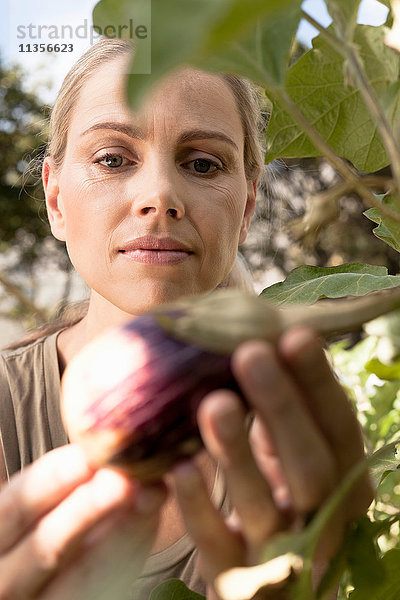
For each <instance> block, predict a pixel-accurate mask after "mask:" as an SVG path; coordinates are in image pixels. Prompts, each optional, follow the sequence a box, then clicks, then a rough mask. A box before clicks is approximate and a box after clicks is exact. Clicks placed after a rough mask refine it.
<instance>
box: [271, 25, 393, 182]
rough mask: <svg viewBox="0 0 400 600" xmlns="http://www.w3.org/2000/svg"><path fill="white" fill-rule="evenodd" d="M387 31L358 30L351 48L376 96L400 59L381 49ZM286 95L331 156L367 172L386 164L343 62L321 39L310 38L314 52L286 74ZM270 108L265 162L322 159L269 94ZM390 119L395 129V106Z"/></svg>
mask: <svg viewBox="0 0 400 600" xmlns="http://www.w3.org/2000/svg"><path fill="white" fill-rule="evenodd" d="M385 31H386V29H385V27H370V26H367V25H357V27H356V30H355V43H357V45H358V47H359V53H360V56H361V59H362V61H363V64H364V66H365V72H366V77H367V79H368V81H369V83H370V85H371V86H372V88H373V89H374V91H375V93H376V95H377V96H380V95H382V94H383V91H384V90H385V89H386V88H387V86H389V84H391V83H392V82H395V81H397V79H398V74H399V58H398V56H397V55H396V54H395V53H394V52H393V51H392V50H390V49H389V48H386V47H385V46H384V44H383V36H384V33H385ZM286 90H287V92H288V94H289V96H290V97H291V99H292V100H293V101H294V102H295V104H296V105H297V106H298V108H299V109H300V110H301V112H302V113H303V115H304V116H305V117H306V118H307V120H308V121H309V122H310V123H311V124H312V125H313V126H314V127H315V128H316V129H317V131H318V132H319V133H320V134H321V135H322V137H324V138H325V139H326V141H327V142H328V143H329V145H330V146H331V147H332V148H333V150H334V151H335V152H336V153H337V154H338V155H339V156H342V157H344V158H347V159H348V160H349V161H351V162H352V163H353V164H354V165H355V166H356V167H357V168H358V169H360V170H361V171H365V172H372V171H376V170H378V169H380V168H382V167H384V166H386V165H387V164H388V158H387V155H386V152H385V149H384V147H383V144H382V141H381V139H380V137H379V135H378V133H377V128H376V124H375V123H374V121H373V119H372V118H371V116H370V114H369V111H368V110H367V107H366V105H365V103H364V101H363V99H362V97H361V95H360V92H359V91H358V89H356V88H353V87H350V86H347V85H345V81H344V69H343V58H342V56H341V55H340V54H339V53H338V52H336V51H335V50H334V49H333V48H332V47H331V46H329V44H328V43H327V42H326V41H325V40H324V39H323V37H322V36H321V35H319V36H318V37H316V38H314V40H313V48H312V49H311V50H309V51H308V52H307V53H306V54H305V55H304V56H303V57H302V58H300V59H299V60H298V61H297V62H296V63H295V64H294V65H293V66H292V67H291V68H290V69H289V70H288V72H287V79H286ZM269 96H270V99H271V101H272V103H273V110H272V116H271V120H270V123H269V127H268V131H267V155H266V160H267V162H270V161H271V160H273V159H275V158H279V157H283V158H300V157H311V156H321V151H320V150H318V149H317V148H315V146H314V145H313V143H312V142H311V141H310V139H309V138H308V136H307V135H306V133H304V131H303V130H302V129H301V128H300V126H299V125H298V124H297V122H295V121H294V119H293V118H292V117H291V115H290V114H289V113H288V112H287V111H286V109H285V107H284V106H283V104H282V101H281V99H280V98H279V97H278V96H277V95H274V93H273V92H270V93H269ZM392 105H393V106H394V107H395V110H392V111H391V115H389V117H390V119H391V124H392V126H393V128H394V129H395V128H396V124H398V122H399V117H400V115H399V110H398V108H397V107H398V103H397V102H394V101H392Z"/></svg>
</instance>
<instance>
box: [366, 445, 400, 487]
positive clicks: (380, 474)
mask: <svg viewBox="0 0 400 600" xmlns="http://www.w3.org/2000/svg"><path fill="white" fill-rule="evenodd" d="M397 447H398V442H397V443H396V442H393V443H391V444H387V446H383V447H382V448H381V450H379V459H378V460H376V461H375V462H374V463H373V464H372V465H371V467H370V470H369V473H370V475H371V478H372V480H373V481H374V482H375V485H376V486H378V485H379V484H380V483H381V481H382V479H384V478H385V477H386V475H387V474H388V473H389V472H392V471H396V470H397V469H398V468H399V462H400V458H399V456H398V450H397Z"/></svg>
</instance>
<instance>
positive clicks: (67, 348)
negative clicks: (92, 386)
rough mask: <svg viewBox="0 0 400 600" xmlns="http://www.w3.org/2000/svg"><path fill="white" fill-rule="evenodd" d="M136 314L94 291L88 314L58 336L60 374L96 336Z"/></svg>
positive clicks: (125, 321) (132, 317)
mask: <svg viewBox="0 0 400 600" xmlns="http://www.w3.org/2000/svg"><path fill="white" fill-rule="evenodd" d="M135 316H137V315H132V314H129V313H127V312H124V311H122V310H121V309H119V308H117V307H116V306H115V305H114V304H111V302H108V301H107V300H105V299H104V298H102V297H101V296H99V295H98V294H97V293H96V292H94V291H92V292H91V295H90V300H89V307H88V312H87V314H86V315H85V316H84V317H83V319H82V320H81V321H79V322H78V323H76V324H75V325H73V326H72V327H68V329H65V330H64V331H62V332H61V333H60V334H59V336H58V338H57V351H58V358H59V366H60V374H61V375H62V373H63V372H64V369H65V367H66V366H67V364H68V363H69V362H70V360H71V359H72V358H73V357H74V356H75V354H77V353H78V352H79V351H80V350H81V349H82V348H83V347H84V346H86V344H88V343H89V342H91V341H92V340H93V339H94V338H95V337H97V336H98V335H100V334H101V333H103V332H104V331H105V330H106V329H109V328H110V327H117V326H118V325H122V324H124V323H127V322H128V321H130V320H132V319H134V318H135Z"/></svg>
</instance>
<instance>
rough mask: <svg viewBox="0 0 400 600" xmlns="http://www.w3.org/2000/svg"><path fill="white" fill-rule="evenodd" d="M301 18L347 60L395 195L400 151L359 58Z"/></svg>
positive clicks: (399, 187) (398, 186)
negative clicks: (374, 129) (378, 139)
mask: <svg viewBox="0 0 400 600" xmlns="http://www.w3.org/2000/svg"><path fill="white" fill-rule="evenodd" d="M301 12H302V16H303V18H304V19H306V21H308V22H309V23H310V25H312V26H313V27H315V28H316V29H317V30H318V31H319V32H320V34H321V35H322V36H323V37H324V38H325V39H326V41H327V42H328V43H329V44H330V45H331V46H332V48H334V49H335V50H336V51H337V52H338V53H339V54H340V55H341V56H343V58H344V59H346V60H347V64H348V66H349V67H350V69H351V71H352V74H353V76H354V78H355V80H356V81H357V84H358V89H359V91H360V93H361V95H362V97H363V99H364V102H365V104H366V106H367V108H368V110H369V112H370V113H371V116H372V118H373V120H374V122H375V124H376V127H377V129H378V131H379V134H380V136H381V139H382V142H383V145H384V146H385V150H386V153H387V155H388V158H389V161H390V163H391V168H392V172H393V177H394V180H395V183H396V190H397V193H399V192H400V149H399V146H398V144H397V140H396V138H395V136H394V135H393V131H392V128H391V125H390V123H389V121H388V120H387V118H386V114H385V112H384V110H383V108H382V106H381V104H380V103H379V101H378V98H377V97H376V95H375V92H374V90H373V88H372V86H371V85H370V83H369V81H368V79H367V77H366V74H365V71H364V69H363V67H362V64H361V61H360V58H359V56H358V53H357V51H356V50H355V48H354V46H352V45H351V44H349V43H347V42H346V41H345V40H340V39H339V38H337V37H336V36H335V35H334V34H333V33H332V32H331V31H328V30H327V29H325V28H324V27H323V26H322V25H321V24H320V23H318V21H316V20H315V19H314V18H313V17H312V16H311V15H309V14H308V13H307V12H305V11H304V10H302V11H301Z"/></svg>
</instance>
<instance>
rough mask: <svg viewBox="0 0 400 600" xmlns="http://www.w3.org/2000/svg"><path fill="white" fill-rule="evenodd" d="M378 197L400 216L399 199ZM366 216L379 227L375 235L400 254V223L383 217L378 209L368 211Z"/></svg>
mask: <svg viewBox="0 0 400 600" xmlns="http://www.w3.org/2000/svg"><path fill="white" fill-rule="evenodd" d="M378 197H379V198H380V199H381V201H382V204H385V205H386V206H388V207H389V208H391V209H392V210H394V211H396V212H397V213H398V214H399V215H400V203H399V200H398V199H397V198H395V197H393V196H390V195H386V196H382V195H381V196H378ZM364 215H365V216H366V217H367V218H368V219H370V220H371V221H373V222H374V223H377V225H378V227H375V229H374V230H373V234H374V235H375V236H376V237H377V238H379V239H380V240H382V241H383V242H385V243H386V244H388V245H389V246H391V247H392V248H394V249H395V250H397V252H400V222H398V221H394V220H393V219H391V218H390V217H387V216H386V215H383V214H382V213H380V212H379V210H378V209H376V208H370V209H368V210H366V211H365V212H364Z"/></svg>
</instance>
